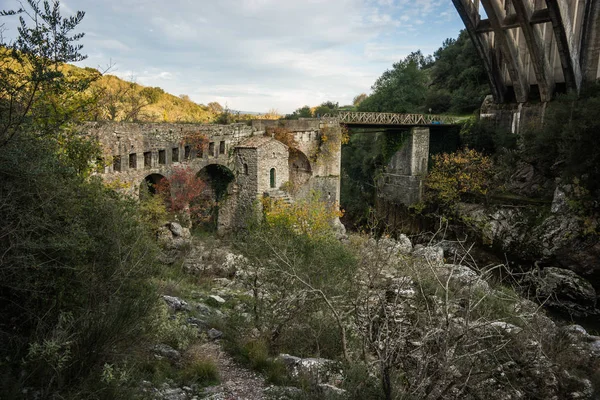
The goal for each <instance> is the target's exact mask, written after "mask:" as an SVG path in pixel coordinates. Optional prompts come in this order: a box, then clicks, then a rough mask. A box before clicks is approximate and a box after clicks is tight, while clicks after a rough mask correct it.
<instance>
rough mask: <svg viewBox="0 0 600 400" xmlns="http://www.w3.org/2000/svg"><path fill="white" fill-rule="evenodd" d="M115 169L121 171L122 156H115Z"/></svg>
mask: <svg viewBox="0 0 600 400" xmlns="http://www.w3.org/2000/svg"><path fill="white" fill-rule="evenodd" d="M113 171H115V172H119V171H121V156H114V157H113Z"/></svg>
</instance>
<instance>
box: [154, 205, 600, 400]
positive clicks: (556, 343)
mask: <svg viewBox="0 0 600 400" xmlns="http://www.w3.org/2000/svg"><path fill="white" fill-rule="evenodd" d="M482 215H485V214H482ZM489 232H491V233H493V234H494V235H497V232H501V231H500V230H493V229H491V230H490V231H489ZM496 237H500V236H494V238H496ZM159 238H160V241H161V243H162V246H163V248H164V249H165V251H164V253H163V261H166V262H167V264H170V265H171V266H172V267H173V266H177V268H181V269H182V271H184V273H185V274H186V275H187V276H193V277H201V281H202V282H203V283H202V284H201V285H194V286H193V288H192V287H191V286H190V287H189V288H187V289H182V288H181V287H174V286H173V285H167V286H166V287H165V288H166V290H165V292H164V295H163V300H164V302H165V304H166V305H167V307H168V309H169V314H170V315H171V316H172V317H171V318H175V319H178V320H180V321H182V324H183V325H185V326H187V327H191V328H192V330H193V332H194V333H193V335H195V336H196V339H195V340H199V343H200V344H196V345H197V346H205V347H204V349H205V350H203V351H206V354H209V358H210V357H213V359H214V360H216V364H217V365H219V371H220V373H221V375H222V380H221V385H217V386H208V387H205V388H202V387H188V386H184V387H178V386H177V384H176V382H171V383H167V384H166V385H167V386H164V387H150V386H147V387H146V388H145V389H144V390H146V391H150V392H152V393H154V396H155V398H157V399H169V400H184V399H185V400H187V399H190V400H191V399H194V398H210V399H225V398H239V399H261V398H265V399H268V398H273V399H275V398H277V399H279V398H290V399H296V398H298V399H299V398H327V399H331V398H367V397H361V396H372V397H368V398H379V397H377V396H384V397H382V398H388V397H387V395H388V394H389V395H391V394H392V393H393V394H394V395H402V396H414V398H439V399H446V398H448V399H450V398H464V399H478V398H483V397H486V396H487V397H489V398H494V399H556V400H559V399H594V398H597V397H596V396H598V394H599V391H598V390H599V389H600V386H599V385H600V337H598V336H594V335H593V334H590V333H588V332H587V331H586V330H585V329H584V328H583V327H581V326H579V325H573V324H568V323H565V322H562V321H558V322H555V321H553V319H551V318H550V317H549V316H548V315H546V313H545V312H544V309H543V308H542V307H541V306H540V305H539V304H538V303H537V302H532V301H530V300H527V299H526V298H524V297H522V296H519V295H518V294H517V293H515V292H514V291H512V290H510V289H509V288H506V287H504V286H502V285H498V284H497V282H495V280H494V279H493V277H491V276H490V275H489V274H487V273H486V272H485V271H481V270H477V269H475V268H472V265H471V266H467V263H461V259H460V258H457V257H456V255H455V253H454V252H453V251H451V250H448V248H449V245H448V243H447V242H446V243H444V242H440V243H435V242H432V243H428V244H427V245H415V246H413V243H412V242H411V240H410V239H409V238H408V237H406V236H404V235H400V236H399V237H398V238H397V239H392V238H390V237H382V238H379V239H376V238H372V237H368V236H364V235H358V234H350V235H348V236H347V237H345V238H343V239H342V240H343V241H344V244H343V246H345V247H346V248H347V249H350V251H352V252H353V254H354V256H355V257H356V258H355V260H356V263H357V268H356V269H354V270H353V271H352V277H351V278H349V279H351V280H352V285H351V286H352V289H351V290H349V291H348V292H347V293H346V294H345V295H344V296H332V297H323V298H320V297H319V296H317V297H312V291H311V290H304V289H302V290H300V289H299V288H298V287H297V286H293V285H289V286H288V283H287V282H286V279H285V276H286V275H285V274H286V273H287V274H288V275H289V270H286V269H285V268H282V267H280V266H278V265H280V264H281V263H285V262H286V260H287V259H286V258H285V257H282V256H281V254H278V253H277V252H273V253H272V256H271V257H269V259H268V260H266V259H262V261H261V262H260V264H261V265H262V267H261V266H260V265H257V264H256V262H257V260H256V259H253V255H252V253H251V252H247V251H245V250H244V246H240V245H239V244H238V243H235V242H234V241H231V240H227V239H221V240H215V239H199V238H197V237H192V236H191V235H190V234H189V232H188V231H187V229H186V228H182V227H181V226H180V225H179V224H177V223H169V224H167V225H165V226H164V227H163V228H161V229H160V230H159ZM272 271H278V273H279V275H278V276H277V277H275V278H274V277H273V276H272V275H270V273H271V272H272ZM322 272H324V271H322ZM298 274H299V275H300V276H302V277H304V275H301V274H300V272H298ZM534 278H535V279H536V282H537V283H536V285H538V286H537V287H538V291H537V292H536V294H537V296H538V297H539V296H546V301H547V302H552V301H556V302H557V304H558V305H559V306H561V307H569V308H570V309H573V310H577V307H579V305H580V304H582V303H581V301H580V300H581V298H577V299H574V300H573V303H572V304H569V303H568V296H576V295H577V296H584V295H588V296H589V299H590V301H591V299H592V298H593V296H595V291H594V288H593V287H591V285H587V284H586V283H585V282H584V281H579V280H578V279H579V278H578V277H577V276H576V275H575V273H574V272H572V271H567V270H562V269H561V270H555V269H552V268H544V269H542V270H540V271H539V272H538V273H537V275H535V274H532V279H534ZM305 279H307V278H306V277H305ZM311 284H312V285H317V283H316V282H311ZM281 286H286V289H287V290H286V292H287V293H285V294H284V293H283V292H281V291H279V290H278V289H280V288H281ZM567 289H570V291H569V292H567ZM312 290H324V289H316V288H314V287H313V289H312ZM319 299H324V302H325V303H326V306H325V307H323V308H321V307H316V306H315V304H316V302H317V301H319ZM257 303H258V304H257ZM565 303H566V304H565ZM575 304H578V306H577V307H576V306H575ZM583 304H585V303H583ZM257 307H259V308H258V309H257ZM260 307H263V308H260ZM286 307H287V309H286ZM289 307H292V309H289ZM594 308H595V303H593V304H592V303H590V304H589V307H586V308H585V309H582V312H590V310H594ZM257 310H261V311H262V312H264V313H265V314H266V313H268V312H275V313H278V316H281V315H284V316H285V318H284V320H285V321H286V322H285V324H286V325H284V326H279V325H278V323H277V324H276V325H277V326H278V327H277V328H276V329H275V330H273V325H271V322H272V321H271V320H270V319H269V318H266V315H260V316H257V315H256V314H255V313H256V312H257ZM288 313H289V314H288ZM273 318H275V316H274V317H273ZM275 319H276V318H275ZM318 320H324V324H325V325H329V326H334V327H335V326H337V325H338V324H339V329H338V328H334V329H332V330H331V332H329V333H328V334H329V335H332V336H333V339H332V340H334V341H335V342H336V344H335V345H333V348H335V349H337V350H335V351H331V350H328V347H331V346H332V345H331V344H328V340H329V339H327V338H326V337H321V336H319V335H318V334H316V333H315V332H313V331H312V330H313V329H315V325H314V324H313V323H314V322H315V321H318ZM318 326H321V328H320V329H324V328H323V325H318ZM286 331H287V332H292V333H293V332H297V331H300V332H304V334H303V335H304V338H299V337H297V336H291V337H293V338H295V339H293V341H292V342H291V343H290V342H287V343H286V340H285V337H286V335H287V334H288V333H286ZM310 332H313V333H315V336H314V338H315V339H314V341H315V342H316V343H317V344H316V347H315V346H313V345H312V343H305V342H309V341H311V339H310V338H308V337H307V336H311V335H312V333H310ZM340 332H343V335H342V336H340ZM289 334H291V333H289ZM282 338H283V339H282ZM342 338H343V339H344V343H345V346H347V348H344V349H343V351H342V350H341V349H339V341H340V340H342ZM261 346H264V347H265V348H264V350H258V349H259V348H262V347H261ZM208 348H210V349H212V350H210V351H208V350H206V349H208ZM307 349H309V350H307ZM310 349H312V350H310ZM294 350H295V351H294ZM153 351H154V353H155V354H156V357H163V358H166V359H168V360H169V362H170V363H172V364H174V365H176V364H178V363H180V360H181V357H182V356H181V353H185V352H186V349H184V348H181V349H176V348H172V347H170V346H168V345H167V344H165V343H156V344H155V345H154V347H153ZM259 353H261V354H260V356H259V355H257V354H259ZM210 354H212V355H210ZM218 354H221V355H220V356H219V355H218ZM336 354H337V355H336ZM324 355H326V356H324ZM231 357H233V359H232V358H231ZM257 357H258V358H260V360H259V361H257ZM261 357H262V358H261ZM223 360H226V361H223ZM223 363H225V364H226V365H227V367H225V366H224V364H223ZM227 368H229V371H230V372H226V371H227V370H228V369H227ZM232 369H233V370H235V371H237V372H235V373H231V370H232ZM250 369H254V370H255V371H259V372H260V373H259V374H256V372H252V371H250ZM274 371H276V372H274ZM357 371H363V373H362V374H358V373H357ZM357 374H358V375H357ZM223 378H224V379H225V381H223ZM369 390H370V392H369ZM368 393H370V394H368ZM376 393H379V394H376Z"/></svg>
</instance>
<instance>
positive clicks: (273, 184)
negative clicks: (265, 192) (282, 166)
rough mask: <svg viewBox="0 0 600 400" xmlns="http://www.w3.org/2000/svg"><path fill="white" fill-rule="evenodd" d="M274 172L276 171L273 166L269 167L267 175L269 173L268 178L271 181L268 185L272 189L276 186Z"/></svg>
mask: <svg viewBox="0 0 600 400" xmlns="http://www.w3.org/2000/svg"><path fill="white" fill-rule="evenodd" d="M276 174H277V172H276V171H275V168H271V171H270V173H269V175H270V176H269V178H270V183H271V185H270V187H271V188H272V189H273V188H276V187H277V176H276Z"/></svg>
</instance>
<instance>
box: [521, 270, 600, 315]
mask: <svg viewBox="0 0 600 400" xmlns="http://www.w3.org/2000/svg"><path fill="white" fill-rule="evenodd" d="M526 281H527V282H528V283H530V284H531V285H532V287H533V288H534V289H535V296H536V297H537V298H538V299H539V300H540V301H541V302H545V303H546V304H547V305H548V306H551V307H554V308H557V309H559V310H562V311H564V312H568V313H571V314H574V315H578V316H587V315H597V314H599V313H600V312H599V310H598V309H596V291H595V290H594V287H593V286H592V284H591V283H589V282H588V281H587V280H585V279H583V278H582V277H580V276H579V275H577V274H576V273H575V272H573V271H570V270H567V269H562V268H555V267H548V268H544V269H542V270H540V271H534V272H533V273H531V274H530V275H529V276H528V277H527V278H526Z"/></svg>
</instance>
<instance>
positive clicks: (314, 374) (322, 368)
mask: <svg viewBox="0 0 600 400" xmlns="http://www.w3.org/2000/svg"><path fill="white" fill-rule="evenodd" d="M277 360H279V361H281V362H282V363H283V364H284V365H285V367H286V369H287V371H288V374H289V375H290V376H291V377H292V378H294V379H296V378H299V377H302V378H307V379H309V380H310V382H311V383H313V384H319V383H330V382H332V381H335V380H336V379H337V380H339V379H341V373H342V371H341V369H340V366H339V363H337V362H335V361H333V360H328V359H326V358H300V357H295V356H292V355H289V354H280V355H279V356H278V357H277Z"/></svg>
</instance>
